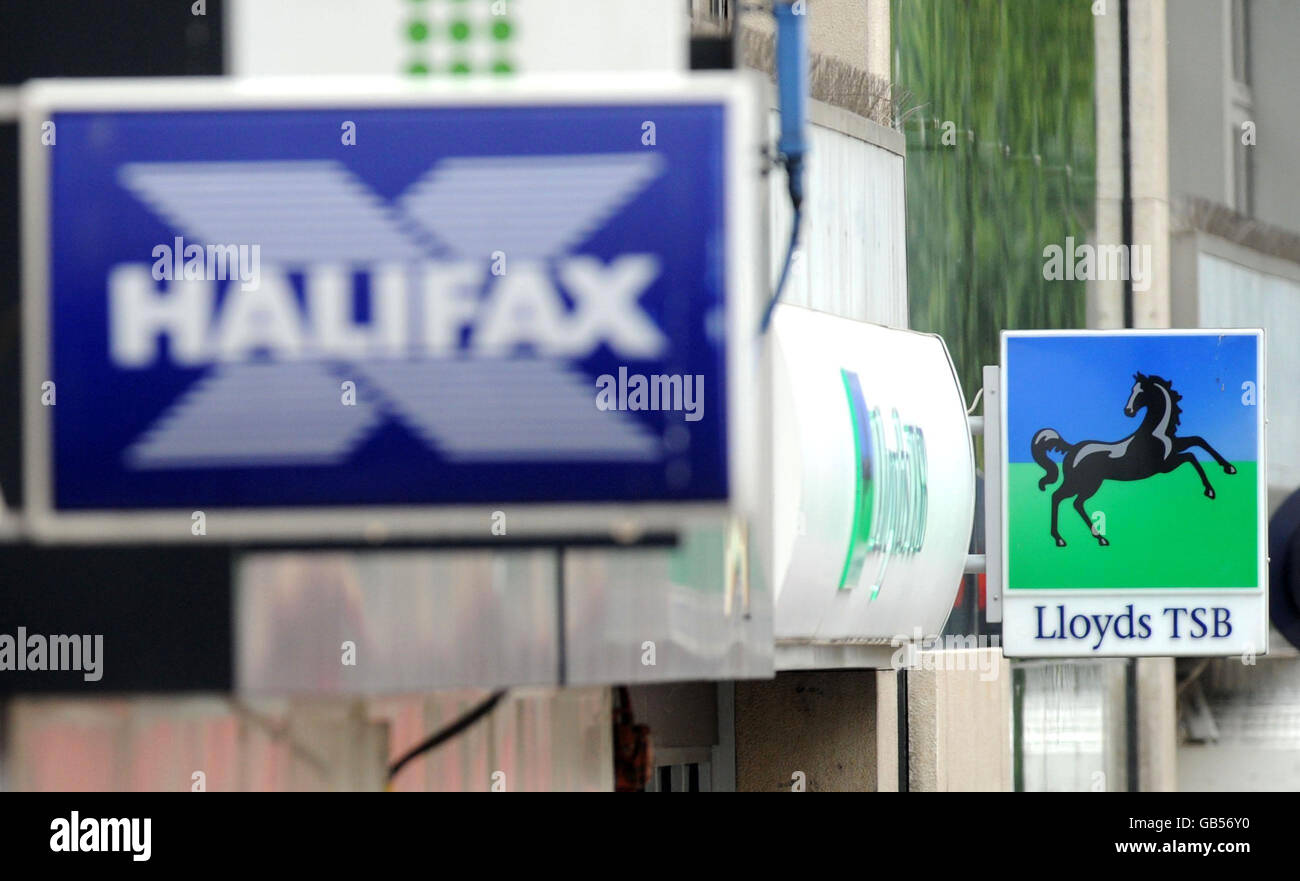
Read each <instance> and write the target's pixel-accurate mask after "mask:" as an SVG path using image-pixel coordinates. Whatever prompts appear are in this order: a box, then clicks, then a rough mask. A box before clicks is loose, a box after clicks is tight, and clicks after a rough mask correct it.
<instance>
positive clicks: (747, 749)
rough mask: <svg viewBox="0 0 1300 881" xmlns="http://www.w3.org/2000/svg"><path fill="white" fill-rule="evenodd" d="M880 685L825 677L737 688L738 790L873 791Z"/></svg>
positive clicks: (853, 675)
mask: <svg viewBox="0 0 1300 881" xmlns="http://www.w3.org/2000/svg"><path fill="white" fill-rule="evenodd" d="M876 678H877V674H876V671H874V670H826V671H811V672H804V671H800V672H790V673H778V674H777V676H776V678H775V679H770V680H758V681H744V682H737V683H736V706H735V712H736V791H737V792H791V791H796V787H798V786H799V785H800V784H802V786H803V788H804V791H807V792H871V791H874V790H875V789H876V784H877V773H878V767H877V737H876V731H877V728H876Z"/></svg>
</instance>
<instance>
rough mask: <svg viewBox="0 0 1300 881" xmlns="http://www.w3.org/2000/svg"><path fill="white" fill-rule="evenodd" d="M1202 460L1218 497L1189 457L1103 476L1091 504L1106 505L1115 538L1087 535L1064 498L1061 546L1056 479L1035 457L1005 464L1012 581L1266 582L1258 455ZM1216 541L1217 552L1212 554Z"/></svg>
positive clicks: (1085, 584)
mask: <svg viewBox="0 0 1300 881" xmlns="http://www.w3.org/2000/svg"><path fill="white" fill-rule="evenodd" d="M1202 464H1203V465H1204V467H1205V473H1206V475H1207V476H1208V477H1209V479H1210V483H1211V484H1212V485H1213V486H1214V491H1215V494H1216V496H1217V498H1214V499H1208V498H1206V497H1205V495H1204V490H1203V487H1202V486H1201V481H1200V478H1199V477H1197V476H1196V470H1195V469H1194V468H1192V467H1191V466H1190V465H1186V466H1184V467H1182V468H1178V469H1176V470H1174V471H1172V472H1170V473H1169V474H1157V475H1155V476H1154V477H1149V478H1147V479H1146V480H1135V481H1130V482H1123V481H1116V480H1107V481H1106V482H1105V483H1103V484H1102V486H1101V489H1100V490H1099V491H1098V492H1097V494H1096V495H1094V496H1093V497H1092V498H1090V499H1089V500H1088V502H1087V510H1088V513H1089V514H1092V515H1094V517H1095V515H1096V513H1097V512H1098V511H1101V512H1103V513H1104V514H1105V526H1106V531H1105V535H1106V538H1107V539H1108V540H1109V541H1110V545H1109V546H1108V547H1101V546H1100V545H1099V544H1098V543H1097V540H1096V539H1095V538H1093V537H1092V535H1090V534H1089V532H1088V527H1087V525H1086V524H1084V522H1083V519H1082V518H1081V517H1079V515H1078V514H1077V513H1076V512H1075V511H1074V509H1073V508H1071V507H1070V501H1069V500H1067V501H1064V502H1062V503H1061V513H1060V530H1061V537H1062V538H1064V539H1065V541H1066V542H1067V545H1066V547H1063V548H1061V547H1057V546H1056V542H1055V541H1054V540H1053V539H1052V536H1051V533H1050V531H1049V530H1050V524H1051V504H1052V490H1053V489H1055V488H1056V486H1059V485H1060V483H1059V481H1058V482H1057V484H1056V485H1053V486H1049V487H1047V489H1046V490H1039V489H1038V481H1039V480H1040V479H1041V478H1042V476H1043V469H1042V468H1040V467H1039V466H1038V465H1036V464H1034V463H1033V462H1013V463H1010V464H1008V465H1005V467H1006V468H1007V540H1008V558H1009V561H1010V573H1009V575H1010V579H1009V587H1010V589H1011V590H1016V589H1021V590H1030V589H1042V588H1060V589H1085V588H1111V587H1113V588H1121V587H1122V588H1132V587H1169V588H1182V587H1242V588H1256V587H1259V585H1260V576H1259V548H1258V546H1257V545H1256V530H1257V527H1258V520H1259V508H1258V504H1259V503H1258V498H1257V496H1256V486H1257V479H1258V478H1257V466H1256V463H1254V462H1233V463H1232V464H1233V465H1235V466H1236V468H1237V473H1236V474H1232V475H1228V474H1224V473H1223V470H1222V469H1221V468H1219V467H1218V466H1216V465H1215V463H1213V462H1210V461H1206V462H1203V463H1202ZM1212 549H1217V552H1214V553H1207V551H1210V550H1212Z"/></svg>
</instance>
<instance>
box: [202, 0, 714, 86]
mask: <svg viewBox="0 0 1300 881" xmlns="http://www.w3.org/2000/svg"><path fill="white" fill-rule="evenodd" d="M229 6H230V11H229V12H228V13H227V15H228V19H229V23H228V27H227V32H226V39H227V44H228V48H227V61H228V64H227V67H228V69H229V71H230V73H232V74H234V75H235V76H268V75H277V74H284V75H291V74H331V73H337V74H402V73H405V74H415V75H426V74H427V75H431V76H438V75H443V74H452V75H456V74H480V73H486V74H512V73H518V72H525V73H539V72H560V71H601V72H609V71H681V70H685V69H686V66H687V64H686V62H687V46H688V36H689V34H688V31H689V19H688V17H687V11H686V4H685V3H683V2H680V0H637V2H635V3H632V2H626V0H617V2H616V0H423V2H418V3H417V2H412V0H365V2H360V0H230V3H229Z"/></svg>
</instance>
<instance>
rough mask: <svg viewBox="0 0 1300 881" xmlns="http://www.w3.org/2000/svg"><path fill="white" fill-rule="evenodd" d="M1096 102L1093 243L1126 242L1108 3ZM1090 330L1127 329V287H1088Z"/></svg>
mask: <svg viewBox="0 0 1300 881" xmlns="http://www.w3.org/2000/svg"><path fill="white" fill-rule="evenodd" d="M1093 71H1094V80H1093V101H1094V103H1095V104H1096V106H1097V107H1098V108H1099V111H1100V112H1098V113H1097V132H1096V134H1097V220H1096V223H1097V226H1096V230H1095V231H1094V232H1093V236H1092V240H1093V244H1095V245H1096V244H1108V245H1117V244H1119V243H1120V242H1122V241H1123V238H1124V227H1123V219H1122V218H1123V196H1124V172H1123V163H1122V158H1121V157H1122V156H1123V151H1122V148H1121V129H1120V115H1119V112H1118V108H1119V106H1120V97H1119V95H1120V91H1119V85H1120V76H1119V3H1118V2H1117V0H1115V2H1111V3H1108V4H1107V5H1106V10H1105V12H1104V13H1103V14H1102V15H1094V16H1093ZM1087 316H1088V327H1093V328H1102V329H1107V328H1115V327H1123V326H1124V283H1123V282H1122V281H1120V280H1118V279H1104V280H1097V279H1093V280H1091V281H1089V282H1088V309H1087Z"/></svg>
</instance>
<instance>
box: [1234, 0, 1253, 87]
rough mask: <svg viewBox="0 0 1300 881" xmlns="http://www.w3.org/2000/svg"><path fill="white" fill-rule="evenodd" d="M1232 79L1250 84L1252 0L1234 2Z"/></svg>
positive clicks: (1236, 0) (1235, 0)
mask: <svg viewBox="0 0 1300 881" xmlns="http://www.w3.org/2000/svg"><path fill="white" fill-rule="evenodd" d="M1231 15H1232V78H1233V79H1234V80H1236V81H1237V82H1239V83H1242V84H1247V85H1248V84H1249V83H1250V0H1232V11H1231Z"/></svg>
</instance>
